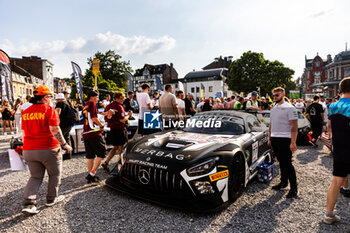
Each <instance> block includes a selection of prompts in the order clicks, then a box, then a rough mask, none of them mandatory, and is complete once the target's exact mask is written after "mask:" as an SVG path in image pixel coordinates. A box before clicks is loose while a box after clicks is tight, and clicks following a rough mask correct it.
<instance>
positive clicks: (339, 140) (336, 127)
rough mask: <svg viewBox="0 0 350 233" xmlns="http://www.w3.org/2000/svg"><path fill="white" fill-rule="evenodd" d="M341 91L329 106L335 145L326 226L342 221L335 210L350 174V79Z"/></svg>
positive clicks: (346, 79) (329, 127)
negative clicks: (339, 95) (338, 97)
mask: <svg viewBox="0 0 350 233" xmlns="http://www.w3.org/2000/svg"><path fill="white" fill-rule="evenodd" d="M339 89H340V91H341V92H342V97H341V98H340V99H339V101H338V102H335V103H333V104H331V105H330V106H329V120H328V134H329V137H330V138H331V139H332V143H333V179H332V183H331V184H330V186H329V188H328V192H327V207H326V213H325V216H324V219H323V222H324V223H326V224H333V223H335V222H339V221H340V217H339V216H337V215H335V213H334V208H335V204H336V202H337V199H338V195H339V190H340V187H341V186H342V185H343V186H344V183H345V182H347V176H348V175H349V174H350V147H349V143H350V77H348V78H344V79H343V80H342V81H341V82H340V83H339ZM346 186H347V184H346Z"/></svg>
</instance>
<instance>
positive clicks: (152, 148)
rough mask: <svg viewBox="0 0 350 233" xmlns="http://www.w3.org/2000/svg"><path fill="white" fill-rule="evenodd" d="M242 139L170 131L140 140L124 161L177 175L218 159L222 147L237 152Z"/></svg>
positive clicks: (232, 136)
mask: <svg viewBox="0 0 350 233" xmlns="http://www.w3.org/2000/svg"><path fill="white" fill-rule="evenodd" d="M241 139H242V136H238V135H237V136H235V135H213V134H198V133H187V132H183V131H172V132H168V133H165V134H156V135H152V136H150V137H147V138H145V139H142V140H140V141H139V142H138V143H136V145H134V146H133V148H132V149H131V150H130V151H129V152H128V153H127V155H126V160H127V161H128V162H130V163H136V164H141V165H145V166H147V165H148V166H153V167H164V168H165V167H166V169H171V170H177V171H179V170H182V169H184V168H186V167H188V166H190V165H192V164H195V163H197V162H199V161H203V160H205V159H206V158H209V157H213V156H216V155H218V153H219V152H218V150H220V151H222V148H223V147H226V149H227V151H229V150H233V149H235V148H237V147H238V145H237V143H238V141H239V140H241ZM227 146H228V147H227Z"/></svg>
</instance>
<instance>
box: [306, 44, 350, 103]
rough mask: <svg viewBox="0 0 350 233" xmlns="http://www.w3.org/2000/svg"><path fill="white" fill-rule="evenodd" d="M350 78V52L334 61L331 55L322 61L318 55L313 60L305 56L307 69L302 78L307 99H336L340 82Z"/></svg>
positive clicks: (340, 55) (344, 53)
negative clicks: (321, 97) (321, 96)
mask: <svg viewBox="0 0 350 233" xmlns="http://www.w3.org/2000/svg"><path fill="white" fill-rule="evenodd" d="M349 76H350V51H343V52H340V53H339V54H337V55H336V56H335V57H334V60H332V56H331V55H327V59H322V58H321V57H320V56H319V55H318V54H317V56H316V57H314V58H313V59H307V58H306V56H305V68H304V73H303V75H302V77H301V83H302V93H304V94H305V98H306V99H308V98H313V96H314V95H316V94H318V95H323V96H327V97H334V96H336V95H337V94H338V91H339V87H338V85H339V82H340V80H342V79H343V78H344V77H349Z"/></svg>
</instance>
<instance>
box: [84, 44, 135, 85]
mask: <svg viewBox="0 0 350 233" xmlns="http://www.w3.org/2000/svg"><path fill="white" fill-rule="evenodd" d="M93 58H98V59H99V60H100V73H101V75H102V77H103V78H102V79H103V80H108V81H109V82H111V86H114V84H116V86H118V87H119V88H124V89H126V86H127V81H126V73H125V72H126V71H129V72H133V71H132V68H131V67H130V62H129V61H128V62H126V61H121V58H122V57H121V56H120V55H118V54H116V53H115V51H113V50H108V51H107V52H106V53H101V52H99V51H98V52H97V53H95V55H94V57H93ZM93 58H92V57H89V58H88V64H89V66H90V69H89V70H87V71H86V75H87V74H88V71H90V70H92V60H93ZM94 85H95V82H94V83H93V86H94ZM100 85H104V86H107V84H100V83H98V87H99V88H102V86H100ZM102 89H103V88H102Z"/></svg>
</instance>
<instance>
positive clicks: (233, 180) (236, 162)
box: [229, 154, 245, 201]
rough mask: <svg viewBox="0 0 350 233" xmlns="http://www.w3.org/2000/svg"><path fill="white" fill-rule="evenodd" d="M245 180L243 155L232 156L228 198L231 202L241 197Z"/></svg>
mask: <svg viewBox="0 0 350 233" xmlns="http://www.w3.org/2000/svg"><path fill="white" fill-rule="evenodd" d="M244 180H245V164H244V158H243V155H241V154H237V155H235V156H234V158H233V161H232V164H231V167H230V177H229V197H230V199H231V200H233V201H234V200H236V199H237V198H238V197H239V196H241V194H242V192H243V189H244Z"/></svg>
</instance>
